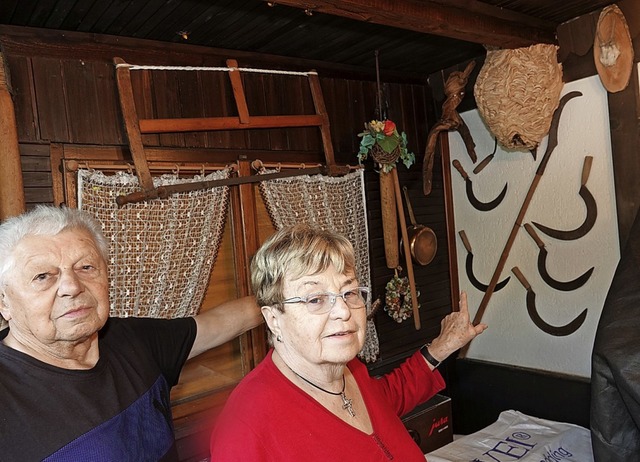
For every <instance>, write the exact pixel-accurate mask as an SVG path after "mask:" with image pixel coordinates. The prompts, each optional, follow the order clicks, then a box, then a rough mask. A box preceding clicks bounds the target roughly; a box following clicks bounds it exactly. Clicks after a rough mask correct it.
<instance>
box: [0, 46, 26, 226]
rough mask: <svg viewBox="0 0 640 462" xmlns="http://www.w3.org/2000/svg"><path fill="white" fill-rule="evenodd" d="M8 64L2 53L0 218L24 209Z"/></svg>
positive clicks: (16, 130) (18, 212)
mask: <svg viewBox="0 0 640 462" xmlns="http://www.w3.org/2000/svg"><path fill="white" fill-rule="evenodd" d="M8 75H9V72H8V68H7V67H6V64H5V62H4V56H3V54H2V53H0V220H4V219H5V218H8V217H11V216H15V215H20V214H21V213H22V212H24V210H25V200H24V185H23V181H22V165H21V164H20V149H19V147H18V128H17V127H16V113H15V110H14V107H13V100H12V99H11V93H10V92H9V85H8Z"/></svg>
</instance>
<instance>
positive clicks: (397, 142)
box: [358, 120, 415, 173]
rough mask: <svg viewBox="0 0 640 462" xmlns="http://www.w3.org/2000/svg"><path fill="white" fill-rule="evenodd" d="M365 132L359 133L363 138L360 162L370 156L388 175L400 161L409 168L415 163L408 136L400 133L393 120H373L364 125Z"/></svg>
mask: <svg viewBox="0 0 640 462" xmlns="http://www.w3.org/2000/svg"><path fill="white" fill-rule="evenodd" d="M364 128H365V130H364V131H363V132H362V133H358V136H359V137H360V138H362V140H361V141H360V151H359V152H358V160H359V161H360V162H362V161H363V160H365V159H366V158H367V157H368V156H369V155H371V157H372V158H373V160H374V161H375V162H377V163H378V164H379V165H380V169H381V170H382V171H383V172H385V173H388V172H390V171H391V170H392V169H393V168H394V167H395V165H396V162H397V161H398V159H401V160H402V163H403V164H404V165H405V166H406V167H407V168H409V167H411V165H413V163H414V162H415V155H414V154H413V153H412V152H409V151H408V150H407V135H406V134H405V133H404V132H402V133H398V129H397V128H396V124H395V123H394V122H392V121H391V120H383V121H379V120H372V121H371V122H369V123H366V124H364Z"/></svg>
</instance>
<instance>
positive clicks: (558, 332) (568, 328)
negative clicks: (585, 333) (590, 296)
mask: <svg viewBox="0 0 640 462" xmlns="http://www.w3.org/2000/svg"><path fill="white" fill-rule="evenodd" d="M527 313H529V317H530V318H531V320H532V321H533V323H534V324H535V325H536V326H537V327H538V328H539V329H540V330H542V331H543V332H546V333H547V334H549V335H554V336H556V337H566V336H567V335H571V334H573V333H574V332H575V331H577V330H578V329H579V328H580V326H582V323H583V322H584V320H585V319H586V318H587V308H585V309H584V310H583V311H582V313H580V314H579V315H578V316H577V317H576V318H575V319H574V320H573V321H571V322H570V323H569V324H565V325H564V326H552V325H551V324H548V323H547V322H546V321H545V320H544V319H542V317H540V314H538V310H537V308H536V293H535V292H534V291H533V290H531V289H529V290H527Z"/></svg>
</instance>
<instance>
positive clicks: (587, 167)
mask: <svg viewBox="0 0 640 462" xmlns="http://www.w3.org/2000/svg"><path fill="white" fill-rule="evenodd" d="M592 163H593V156H586V157H585V158H584V164H582V180H581V182H580V184H581V185H582V186H584V185H586V184H587V180H588V179H589V173H591V164H592Z"/></svg>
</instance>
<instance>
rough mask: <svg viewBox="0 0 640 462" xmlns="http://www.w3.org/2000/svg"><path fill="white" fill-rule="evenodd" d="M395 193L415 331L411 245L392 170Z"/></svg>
mask: <svg viewBox="0 0 640 462" xmlns="http://www.w3.org/2000/svg"><path fill="white" fill-rule="evenodd" d="M391 174H392V175H393V182H394V186H395V191H396V204H397V206H398V218H399V219H400V230H401V231H402V244H403V245H404V256H405V259H406V264H407V278H409V288H410V289H411V306H412V308H413V323H414V325H415V326H416V330H420V306H419V305H418V295H417V293H416V281H415V278H414V276H413V262H412V261H411V244H410V243H409V235H408V233H407V222H406V221H405V219H404V207H403V205H402V196H401V195H400V182H399V181H398V172H397V171H396V169H395V168H394V169H393V170H391Z"/></svg>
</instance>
